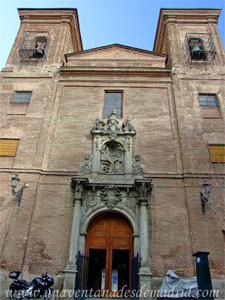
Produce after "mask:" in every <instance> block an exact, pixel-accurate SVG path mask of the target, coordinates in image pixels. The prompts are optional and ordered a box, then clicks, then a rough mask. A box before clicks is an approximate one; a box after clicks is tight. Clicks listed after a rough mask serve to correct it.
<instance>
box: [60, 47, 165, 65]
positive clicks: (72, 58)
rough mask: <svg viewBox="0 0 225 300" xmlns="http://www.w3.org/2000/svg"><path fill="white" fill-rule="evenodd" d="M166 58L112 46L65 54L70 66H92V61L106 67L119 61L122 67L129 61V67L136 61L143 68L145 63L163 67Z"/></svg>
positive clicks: (150, 52)
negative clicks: (103, 64) (90, 64)
mask: <svg viewBox="0 0 225 300" xmlns="http://www.w3.org/2000/svg"><path fill="white" fill-rule="evenodd" d="M166 57H167V55H165V54H161V53H156V52H152V51H148V50H142V49H138V48H133V47H129V46H124V45H120V44H113V45H109V46H103V47H99V48H94V49H90V50H84V51H79V52H74V53H69V54H66V61H67V64H68V65H70V66H72V65H77V64H79V61H83V60H85V61H86V63H87V62H88V61H92V65H93V61H95V63H96V65H99V63H100V62H102V63H103V61H104V63H105V64H106V65H107V64H108V63H110V62H111V63H112V62H115V61H120V63H122V65H123V64H124V66H128V65H129V61H130V62H131V65H132V64H133V63H132V61H136V62H137V61H138V62H139V64H141V62H143V64H145V66H146V63H147V65H148V66H149V67H151V66H152V67H165V61H166ZM100 64H101V63H100Z"/></svg>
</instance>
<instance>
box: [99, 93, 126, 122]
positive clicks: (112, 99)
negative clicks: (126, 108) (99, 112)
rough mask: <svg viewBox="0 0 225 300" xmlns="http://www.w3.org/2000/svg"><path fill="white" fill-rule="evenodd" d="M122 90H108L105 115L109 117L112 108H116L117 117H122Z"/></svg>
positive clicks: (105, 100)
mask: <svg viewBox="0 0 225 300" xmlns="http://www.w3.org/2000/svg"><path fill="white" fill-rule="evenodd" d="M122 95H123V93H122V92H119V91H118V92H117V91H106V92H105V99H104V109H103V117H104V118H109V117H110V115H111V113H112V110H113V109H114V110H116V116H117V118H122Z"/></svg>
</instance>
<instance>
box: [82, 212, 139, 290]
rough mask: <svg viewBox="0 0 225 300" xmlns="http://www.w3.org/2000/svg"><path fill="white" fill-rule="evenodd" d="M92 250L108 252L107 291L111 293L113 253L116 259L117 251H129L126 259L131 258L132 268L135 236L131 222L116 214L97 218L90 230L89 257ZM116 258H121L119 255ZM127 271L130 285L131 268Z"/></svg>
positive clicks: (87, 249)
mask: <svg viewBox="0 0 225 300" xmlns="http://www.w3.org/2000/svg"><path fill="white" fill-rule="evenodd" d="M90 249H105V250H106V259H105V261H106V264H105V289H106V290H110V291H111V285H112V269H113V251H114V257H115V253H117V252H115V250H127V251H128V252H127V253H129V255H128V254H127V255H126V256H124V257H126V259H127V257H129V265H130V266H131V259H132V255H133V235H132V228H131V226H130V224H129V222H128V221H127V220H126V219H125V218H124V217H123V216H121V215H119V214H115V213H105V214H102V215H99V216H98V217H96V218H95V219H94V220H93V221H92V222H91V224H90V225H89V228H88V234H87V243H86V254H87V255H89V252H90ZM121 253H122V252H121ZM116 257H119V256H118V254H117V256H116ZM115 259H116V258H114V265H115V266H116V263H115ZM124 259H125V258H124ZM126 264H127V262H126ZM120 265H121V264H120ZM127 270H129V276H128V277H129V278H127V281H128V282H129V285H130V282H131V276H130V273H131V268H130V267H129V269H127ZM120 273H121V271H120ZM121 274H122V273H121ZM122 280H124V279H122V278H121V279H120V278H119V285H118V286H121V284H122ZM90 282H91V281H90Z"/></svg>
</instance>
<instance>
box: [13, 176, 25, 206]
mask: <svg viewBox="0 0 225 300" xmlns="http://www.w3.org/2000/svg"><path fill="white" fill-rule="evenodd" d="M19 182H20V179H19V175H18V174H16V175H14V176H13V177H12V178H11V188H12V195H13V196H16V198H17V200H18V206H20V203H21V200H22V196H23V190H24V189H25V188H27V187H28V184H27V183H25V182H24V184H23V186H22V187H21V188H20V189H19V190H18V191H15V188H17V185H18V183H19Z"/></svg>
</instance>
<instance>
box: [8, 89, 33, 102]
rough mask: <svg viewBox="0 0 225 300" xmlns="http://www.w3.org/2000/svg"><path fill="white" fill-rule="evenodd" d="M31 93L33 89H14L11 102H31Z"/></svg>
mask: <svg viewBox="0 0 225 300" xmlns="http://www.w3.org/2000/svg"><path fill="white" fill-rule="evenodd" d="M31 94H32V92H31V91H14V92H13V94H12V97H11V99H10V103H29V102H30V99H31Z"/></svg>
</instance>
